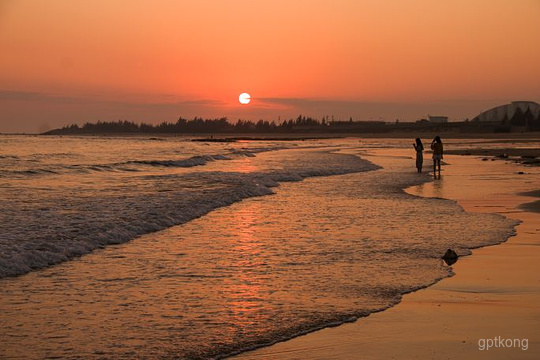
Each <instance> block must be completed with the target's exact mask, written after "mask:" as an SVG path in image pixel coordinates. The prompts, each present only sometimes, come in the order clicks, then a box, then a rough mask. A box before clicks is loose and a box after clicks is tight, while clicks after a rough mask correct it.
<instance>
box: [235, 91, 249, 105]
mask: <svg viewBox="0 0 540 360" xmlns="http://www.w3.org/2000/svg"><path fill="white" fill-rule="evenodd" d="M238 101H240V104H242V105H247V104H249V102H250V101H251V96H250V95H249V94H248V93H242V94H240V96H238Z"/></svg>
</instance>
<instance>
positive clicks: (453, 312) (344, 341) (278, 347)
mask: <svg viewBox="0 0 540 360" xmlns="http://www.w3.org/2000/svg"><path fill="white" fill-rule="evenodd" d="M459 158H460V157H459V156H453V157H452V156H450V157H449V162H450V163H452V162H456V163H457V161H456V160H458V159H459ZM466 158H467V159H468V161H467V162H469V163H471V164H472V165H473V166H478V163H479V162H480V159H475V158H472V157H466ZM368 159H369V157H368ZM480 164H481V162H480ZM502 165H505V164H504V163H502V162H496V163H490V164H489V165H486V166H489V167H490V168H491V169H493V168H494V167H495V168H497V169H499V168H501V166H502ZM512 166H515V167H518V166H519V167H522V165H519V164H512ZM503 168H504V166H503ZM447 169H448V171H452V167H448V168H447ZM444 175H447V174H445V173H444V172H443V178H444ZM447 176H452V175H451V174H448V175H447ZM471 181H472V180H471ZM439 184H440V183H439V182H438V181H434V182H429V183H426V184H423V185H418V186H413V187H411V188H408V189H405V191H406V192H407V193H409V194H412V195H416V196H423V197H442V198H447V199H450V200H454V201H457V202H458V204H459V205H460V206H461V207H462V208H463V209H464V210H465V211H467V212H484V213H486V212H488V213H499V214H503V215H505V216H506V217H508V218H511V219H514V220H520V221H521V223H520V224H518V225H517V226H516V231H517V233H516V235H515V236H511V237H510V238H509V239H508V240H507V241H506V242H504V243H502V244H498V245H497V246H495V245H492V246H486V247H481V248H477V249H472V252H473V255H474V256H466V257H462V258H460V259H459V261H458V262H457V263H456V264H454V265H453V266H452V269H453V271H454V275H453V276H451V277H449V278H444V279H442V280H440V281H439V282H437V283H435V284H433V285H431V286H428V287H426V288H423V289H420V290H417V291H415V292H412V293H408V294H405V295H404V296H403V298H402V300H401V302H400V303H399V304H397V305H396V306H393V307H391V308H389V309H386V310H384V311H382V312H378V313H372V314H370V315H369V316H368V317H364V318H360V319H358V320H357V321H356V322H354V323H350V324H344V325H341V326H338V327H335V328H326V329H323V330H319V331H316V332H313V333H309V334H307V335H304V336H300V337H297V338H294V339H291V340H288V341H285V342H281V343H278V344H275V345H272V346H270V347H265V348H260V349H257V350H254V351H251V352H246V353H243V354H240V355H238V356H236V357H234V358H235V359H300V358H311V359H332V358H335V359H355V358H358V357H359V356H361V357H362V358H365V359H377V358H440V355H442V354H444V356H445V357H447V358H461V357H471V356H474V357H478V356H480V357H481V358H482V356H486V357H487V358H493V357H495V358H507V357H508V356H509V355H510V354H511V356H512V357H513V358H525V359H529V358H531V359H532V358H538V356H540V349H539V348H538V344H539V343H540V336H538V335H536V333H538V331H537V329H538V323H537V322H536V321H532V322H531V321H528V319H530V318H534V317H535V316H536V317H539V316H540V309H539V308H538V306H534V305H533V304H537V303H538V300H540V284H539V281H537V280H536V279H535V274H538V273H539V272H538V271H535V270H540V266H539V265H538V264H536V261H535V260H534V257H532V256H531V253H532V252H535V254H536V255H538V256H540V246H537V245H540V242H539V241H538V234H540V229H538V228H537V227H535V226H534V224H535V222H536V223H538V220H540V215H539V214H537V213H532V212H525V211H522V210H520V209H519V208H518V207H519V206H520V204H523V203H526V202H527V198H526V197H524V196H529V197H530V199H531V198H532V197H531V196H532V195H533V194H534V193H535V192H537V191H538V189H534V188H528V189H527V190H526V191H528V192H530V193H526V194H523V190H521V191H511V192H510V193H507V194H504V196H501V197H500V198H499V199H495V201H494V199H493V198H488V199H487V200H486V201H483V202H482V200H481V199H479V198H478V194H474V191H475V188H474V187H471V189H467V190H466V191H465V193H464V195H461V196H458V195H457V194H456V193H454V196H453V197H448V196H443V195H448V194H444V192H445V189H441V188H440V187H439ZM507 185H509V188H511V187H512V184H511V182H509V183H508V184H507ZM506 190H508V187H507V189H506ZM535 190H536V191H535ZM448 191H450V192H452V191H455V189H449V190H447V192H448ZM531 191H532V192H531ZM498 200H500V201H502V204H503V205H500V204H498V205H496V204H494V203H497V201H498ZM533 200H534V199H533ZM497 206H500V207H501V208H500V209H499V208H497V209H496V210H494V208H496V207H497ZM516 213H517V214H518V215H519V216H516V215H515V214H516ZM535 236H536V238H535ZM509 251H511V252H512V253H513V255H514V256H513V257H510V255H509V254H507V253H508V252H509ZM536 258H538V257H536ZM525 260H528V262H525ZM503 263H505V264H506V268H505V267H503V266H502V265H501V264H503ZM501 268H505V269H504V270H503V269H501ZM505 270H506V271H505ZM516 272H518V273H519V274H520V275H522V276H523V281H521V282H520V285H521V286H522V287H526V288H527V289H528V290H527V291H526V292H525V295H523V294H521V290H519V289H516V287H515V283H516V282H515V280H514V279H513V276H512V275H515V273H516ZM527 274H528V275H527ZM522 282H523V283H524V284H521V283H522ZM527 295H528V296H527ZM503 297H504V298H503ZM516 298H517V300H516ZM522 298H523V299H522ZM499 304H500V305H499ZM499 307H500V308H499ZM501 308H502V309H501ZM523 308H525V309H534V311H533V313H534V314H528V313H527V311H523ZM490 317H492V318H495V319H496V320H492V321H487V320H486V318H488V319H489V318H490ZM501 317H503V318H504V319H505V320H504V321H501V319H500V318H501ZM524 319H526V320H527V321H525V320H524ZM505 328H511V329H512V330H513V333H519V334H520V335H519V336H521V337H522V338H523V339H525V338H527V342H528V349H527V351H524V350H522V349H516V348H513V349H510V350H514V351H513V352H509V351H504V350H503V349H502V348H501V349H498V350H499V351H495V350H493V349H492V351H490V352H482V351H479V348H478V346H479V345H477V344H476V342H477V341H479V339H481V338H480V337H479V336H483V335H482V334H484V335H485V337H484V338H492V337H493V336H497V335H493V336H491V335H490V336H488V334H492V333H493V329H498V330H499V336H506V337H509V336H512V334H509V333H508V332H506V335H505V332H504V331H503V330H504V329H505ZM405 334H407V336H405ZM514 336H515V335H514ZM475 337H476V338H475ZM535 344H536V346H535ZM505 350H506V349H505Z"/></svg>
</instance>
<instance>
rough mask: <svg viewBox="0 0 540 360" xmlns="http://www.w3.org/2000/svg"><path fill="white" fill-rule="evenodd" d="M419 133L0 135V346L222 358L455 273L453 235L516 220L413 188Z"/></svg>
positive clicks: (495, 229)
mask: <svg viewBox="0 0 540 360" xmlns="http://www.w3.org/2000/svg"><path fill="white" fill-rule="evenodd" d="M409 147H410V144H409V142H406V141H402V140H389V139H388V140H362V141H359V140H357V139H334V140H310V141H297V142H284V141H265V142H236V143H199V142H191V141H188V140H186V139H183V138H166V139H161V140H156V139H153V138H100V137H82V138H78V137H23V136H6V137H0V194H1V196H0V201H1V202H2V204H1V205H2V212H1V213H0V226H1V229H0V230H1V231H0V277H2V279H0V324H1V326H0V358H15V359H18V358H21V359H22V358H24V359H28V358H36V359H38V358H74V359H75V358H126V359H128V358H129V359H132V358H191V359H198V358H221V357H225V356H227V355H231V354H235V353H238V352H241V351H245V350H248V349H253V348H256V347H259V346H264V345H268V344H271V343H273V342H276V341H281V340H284V339H288V338H291V337H294V336H297V335H298V334H302V333H306V332H310V331H314V330H316V329H319V328H322V327H327V326H333V325H337V324H340V323H343V322H347V321H353V320H355V319H357V318H359V317H361V316H365V315H368V314H369V313H371V312H373V311H380V310H383V309H385V308H388V307H389V306H392V305H394V304H395V303H397V302H398V301H399V300H400V298H401V295H402V294H404V293H407V292H410V291H413V290H416V289H418V288H421V287H425V286H428V285H430V284H432V283H433V282H435V281H437V280H439V279H441V278H443V277H446V276H449V275H450V274H451V268H450V267H449V266H447V265H446V264H444V263H443V262H442V261H441V259H440V257H441V255H442V254H443V253H444V251H445V250H446V249H447V248H453V249H455V250H456V251H457V252H458V253H460V254H468V253H469V252H470V249H471V248H474V247H479V246H484V245H490V244H496V243H499V242H502V241H505V240H506V239H507V238H508V236H510V235H511V234H512V231H513V225H514V223H513V222H511V221H509V220H507V219H505V218H504V217H502V216H498V215H493V214H469V213H465V212H464V211H463V210H462V209H461V207H459V206H458V205H457V204H456V203H455V202H453V201H448V200H444V199H433V198H429V199H428V198H421V197H415V196H412V195H409V194H407V193H405V192H404V191H403V189H404V188H406V187H408V186H412V185H416V184H420V183H422V182H425V181H428V180H429V176H428V175H426V174H424V175H418V174H416V173H415V172H414V171H415V169H414V164H413V163H414V161H413V160H411V158H410V156H409V155H408V154H409V152H410V150H407V149H408V148H409ZM380 148H383V149H385V150H386V151H383V152H379V153H378V156H377V157H370V159H371V160H372V162H370V161H367V160H366V159H364V158H362V156H363V155H362V154H364V153H365V152H369V151H372V150H374V149H375V150H376V149H380ZM410 155H411V156H412V154H410ZM82 255H84V256H82Z"/></svg>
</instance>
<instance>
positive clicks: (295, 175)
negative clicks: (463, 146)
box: [0, 152, 378, 278]
mask: <svg viewBox="0 0 540 360" xmlns="http://www.w3.org/2000/svg"><path fill="white" fill-rule="evenodd" d="M301 158H302V162H301V163H298V164H291V165H290V167H289V168H287V169H282V170H275V171H266V172H255V173H250V174H245V173H237V172H217V171H215V172H201V173H199V172H192V173H188V174H163V175H152V176H145V177H144V178H142V177H141V178H140V179H139V180H140V183H139V185H138V186H137V187H136V188H135V189H130V188H125V189H120V190H119V191H112V190H110V189H102V190H101V191H98V192H93V193H85V192H82V191H81V190H77V191H75V192H72V193H69V192H68V193H66V192H61V193H52V194H50V193H48V194H47V198H43V199H41V200H40V202H36V203H35V204H29V203H28V202H24V201H19V202H17V201H14V200H13V199H12V200H11V202H10V203H9V204H8V202H9V201H8V200H7V199H6V200H4V201H2V202H3V204H2V206H3V209H4V210H5V211H3V212H2V214H1V215H0V224H9V227H7V226H6V228H5V229H3V231H2V232H3V234H2V238H1V239H0V278H1V277H6V276H15V275H20V274H24V273H27V272H29V271H31V270H35V269H40V268H44V267H47V266H51V265H54V264H58V263H60V262H63V261H66V260H69V259H72V258H74V257H77V256H81V255H84V254H86V253H89V252H91V251H92V250H94V249H97V248H101V247H104V246H107V245H111V244H121V243H124V242H127V241H129V240H131V239H133V238H135V237H137V236H140V235H142V234H145V233H149V232H154V231H158V230H162V229H165V228H167V227H171V226H173V225H178V224H182V223H185V222H187V221H189V220H192V219H194V218H197V217H200V216H202V215H204V214H206V213H208V212H210V211H212V210H214V209H216V208H219V207H224V206H228V205H230V204H233V203H235V202H238V201H240V200H242V199H245V198H249V197H255V196H263V195H270V194H272V193H273V191H272V190H271V188H272V187H275V186H277V185H278V184H279V183H280V182H287V181H301V180H303V179H304V178H307V177H315V176H330V175H338V174H346V173H352V172H362V171H369V170H374V169H377V168H378V166H376V165H374V164H372V163H370V162H368V161H366V160H362V159H360V158H358V157H356V156H353V155H344V154H332V153H329V152H316V153H315V152H312V153H310V154H307V152H306V154H305V155H304V156H301ZM212 159H213V158H212ZM203 160H204V161H208V159H206V158H203ZM159 166H163V165H159ZM164 166H168V165H164ZM173 166H174V165H173ZM32 196H39V194H32Z"/></svg>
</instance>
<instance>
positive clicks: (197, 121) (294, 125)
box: [45, 108, 540, 135]
mask: <svg viewBox="0 0 540 360" xmlns="http://www.w3.org/2000/svg"><path fill="white" fill-rule="evenodd" d="M516 129H517V130H518V131H540V113H539V114H537V115H536V116H535V114H534V113H533V112H532V111H531V110H530V109H526V110H525V111H523V110H521V109H519V108H518V109H517V110H516V112H515V113H514V114H513V115H512V117H510V118H508V116H505V118H504V119H503V120H502V121H501V122H500V123H498V124H493V123H491V122H488V123H483V122H470V121H468V120H466V121H463V122H449V123H443V124H440V123H429V122H427V121H417V122H413V123H411V122H399V121H397V120H396V121H395V122H393V123H385V122H383V121H353V119H352V118H351V119H349V120H348V121H340V120H336V121H334V120H331V121H328V117H323V118H322V120H318V119H314V118H312V117H306V116H302V115H299V116H298V117H297V118H296V119H289V120H285V121H283V122H280V123H276V122H274V121H267V120H259V121H256V122H254V121H251V120H238V121H237V122H235V123H231V122H229V121H228V119H227V118H226V117H222V118H217V119H203V118H200V117H195V118H193V119H191V120H188V119H185V118H182V117H181V118H179V119H178V121H176V122H162V123H160V124H157V125H152V124H147V123H141V124H137V123H135V122H132V121H98V122H97V123H89V122H87V123H85V124H84V125H82V126H79V125H77V124H73V125H69V126H64V127H63V128H61V129H55V130H51V131H48V132H46V133H45V134H46V135H70V134H72V135H76V134H138V133H140V134H145V133H146V134H152V133H154V134H220V133H221V134H226V133H231V134H233V133H387V132H400V131H410V132H415V133H421V132H430V131H431V132H437V133H440V132H464V133H467V132H478V133H482V132H484V133H492V132H511V131H514V130H516Z"/></svg>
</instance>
